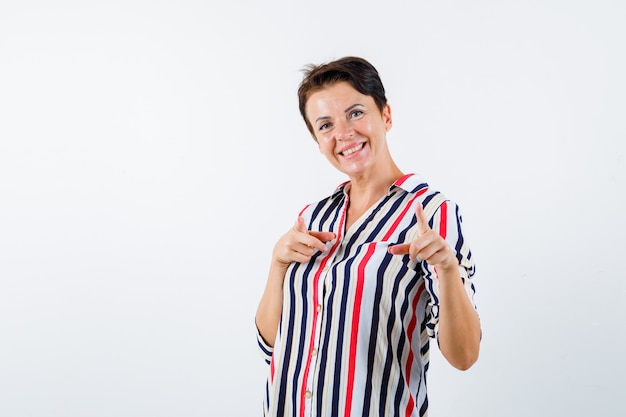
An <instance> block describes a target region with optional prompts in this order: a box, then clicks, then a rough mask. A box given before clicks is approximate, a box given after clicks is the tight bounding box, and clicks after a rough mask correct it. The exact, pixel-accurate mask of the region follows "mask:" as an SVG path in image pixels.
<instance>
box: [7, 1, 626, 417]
mask: <svg viewBox="0 0 626 417" xmlns="http://www.w3.org/2000/svg"><path fill="white" fill-rule="evenodd" d="M97 3H100V4H99V5H98V4H97ZM625 21H626V6H625V4H624V2H622V1H618V0H615V1H610V0H599V1H564V0H563V1H558V0H542V1H539V0H531V1H495V0H492V1H488V0H478V1H460V0H455V1H417V2H408V1H407V2H396V1H387V2H381V1H371V2H367V1H366V2H337V1H316V2H297V1H287V0H285V1H266V2H254V1H251V0H247V1H233V2H217V1H215V2H209V1H189V0H177V1H147V0H146V1H138V0H130V1H119V0H116V1H107V2H84V1H73V2H72V1H66V0H61V1H54V2H44V1H39V2H37V1H20V2H18V1H12V2H10V1H7V0H4V1H2V2H1V3H0V416H2V417H26V416H29V417H31V416H35V417H40V416H41V417H43V416H46V417H47V416H64V417H68V416H69V417H86V416H89V417H100V416H103V417H104V416H107V417H108V416H116V417H131V416H132V417H135V416H151V417H155V416H186V417H193V416H255V415H260V414H261V400H262V395H263V386H264V378H265V374H266V370H267V368H266V366H265V364H264V362H263V361H262V360H261V356H260V354H259V353H258V351H257V347H256V341H255V333H254V321H253V320H254V313H255V309H256V305H257V301H258V299H259V297H260V295H261V291H262V289H263V285H264V281H265V276H266V271H267V267H268V264H269V257H270V254H271V250H272V247H273V244H274V242H275V241H276V239H277V238H278V237H279V236H280V235H281V234H282V233H283V232H284V231H286V229H287V228H289V227H291V225H292V224H293V222H294V221H295V216H296V214H297V212H298V211H299V210H300V209H301V208H302V206H303V205H304V204H306V203H309V202H311V201H313V200H317V199H318V198H321V197H323V196H325V195H326V194H328V193H329V192H331V191H332V190H333V189H334V187H335V186H336V185H337V184H338V183H339V182H341V181H343V180H344V178H343V177H342V176H341V175H340V174H339V173H337V172H335V171H334V169H333V168H332V167H331V166H330V165H329V164H328V163H327V162H326V161H325V160H324V159H323V158H322V157H321V155H320V154H319V152H318V150H317V148H316V146H315V143H314V142H313V140H312V139H311V137H310V136H309V134H308V132H307V130H306V128H305V125H304V123H303V122H302V120H301V119H300V116H299V114H298V110H297V100H296V89H297V85H298V82H299V80H300V77H301V73H300V69H301V68H302V67H303V66H304V65H305V64H308V63H320V62H324V61H328V60H331V59H335V58H339V57H342V56H344V55H360V56H363V57H365V58H367V59H368V60H370V61H371V62H372V63H373V64H374V65H375V66H376V67H377V68H378V69H379V72H380V74H381V76H382V79H383V82H384V83H385V86H386V89H387V96H388V99H389V101H390V104H391V105H392V110H393V116H394V127H393V129H392V130H391V131H390V133H389V136H388V138H389V141H390V147H391V149H392V153H393V154H394V155H395V157H396V160H397V162H398V164H399V165H400V167H401V169H403V170H404V171H405V172H418V173H420V174H421V175H423V176H424V177H426V178H427V179H428V180H429V182H430V183H431V184H432V185H433V186H434V187H436V188H439V189H440V190H442V191H443V192H444V193H445V194H446V195H447V196H448V197H450V198H451V199H453V200H455V201H456V202H457V203H458V204H459V205H460V206H461V208H462V211H463V214H464V220H465V223H464V224H465V228H466V234H467V238H468V241H469V242H470V243H471V246H472V248H473V251H474V255H475V258H476V260H477V275H476V286H477V288H478V296H477V301H478V303H479V308H480V313H481V318H482V324H483V332H484V337H483V342H482V350H481V357H480V359H479V361H478V362H477V363H476V365H475V366H474V367H473V368H472V369H470V370H469V371H467V372H459V371H456V370H454V369H453V368H452V367H450V366H449V365H448V364H447V363H445V362H444V361H443V360H442V358H441V356H440V354H439V353H438V351H437V349H436V347H433V349H432V351H433V352H434V353H433V358H432V364H431V372H430V375H429V376H430V379H429V391H430V400H431V401H430V403H431V415H432V416H461V415H462V416H476V417H490V416H493V417H501V416H507V417H515V416H529V415H534V416H591V415H594V416H623V415H625V414H626V406H625V405H624V403H623V401H622V400H621V399H620V398H621V397H622V395H623V391H624V389H625V388H626V383H624V375H625V374H626V361H625V360H624V356H623V355H624V351H625V350H626V326H625V323H624V321H625V318H626V307H625V305H626V302H625V298H626V284H625V278H626V277H625V272H624V267H623V265H622V261H623V259H624V250H625V246H626V245H625V243H624V240H625V237H626V235H625V233H626V225H625V221H624V214H623V211H624V205H625V203H626V195H625V189H626V168H625V164H626V161H625V156H626V155H625V154H626V152H625V145H624V143H625V140H626V117H625V116H626V98H625V97H626V81H625V80H626V76H625V74H626V53H625V52H626V24H624V22H625Z"/></svg>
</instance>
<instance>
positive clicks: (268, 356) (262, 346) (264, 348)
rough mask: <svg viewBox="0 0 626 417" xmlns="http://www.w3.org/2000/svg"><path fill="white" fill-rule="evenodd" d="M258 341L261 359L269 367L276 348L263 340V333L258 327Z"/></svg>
mask: <svg viewBox="0 0 626 417" xmlns="http://www.w3.org/2000/svg"><path fill="white" fill-rule="evenodd" d="M255 327H256V326H255ZM256 340H257V343H258V345H259V351H260V353H261V357H262V358H263V360H265V362H266V363H267V364H268V365H269V364H270V362H271V361H272V354H273V353H274V348H273V347H272V346H270V345H268V344H267V343H266V342H265V340H263V336H261V332H260V331H259V328H258V327H256Z"/></svg>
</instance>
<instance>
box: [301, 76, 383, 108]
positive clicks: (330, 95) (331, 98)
mask: <svg viewBox="0 0 626 417" xmlns="http://www.w3.org/2000/svg"><path fill="white" fill-rule="evenodd" d="M353 104H362V105H371V104H374V99H373V98H372V97H370V96H366V95H365V94H361V93H360V92H358V91H357V90H356V89H355V88H354V87H353V86H352V85H351V84H350V83H348V82H346V81H339V82H336V83H333V84H329V85H326V86H324V87H322V88H321V89H319V90H316V91H314V92H313V93H311V94H310V95H309V98H308V99H307V101H306V105H305V109H306V113H307V115H308V116H309V117H313V116H319V115H320V114H318V113H320V112H321V113H323V112H328V111H333V110H338V111H343V110H345V109H346V107H347V106H350V105H353Z"/></svg>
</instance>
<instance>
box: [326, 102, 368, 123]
mask: <svg viewBox="0 0 626 417" xmlns="http://www.w3.org/2000/svg"><path fill="white" fill-rule="evenodd" d="M358 106H363V104H361V103H356V104H353V105H351V106H349V107H348V108H347V109H345V110H344V111H343V112H344V113H348V112H349V111H350V110H352V109H353V108H355V107H358ZM328 119H330V116H320V117H318V118H317V119H315V123H317V122H319V121H320V120H328Z"/></svg>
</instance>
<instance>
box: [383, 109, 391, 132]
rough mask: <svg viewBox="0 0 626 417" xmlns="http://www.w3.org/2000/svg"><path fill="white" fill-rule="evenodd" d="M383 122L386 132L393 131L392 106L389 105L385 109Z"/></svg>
mask: <svg viewBox="0 0 626 417" xmlns="http://www.w3.org/2000/svg"><path fill="white" fill-rule="evenodd" d="M383 121H384V122H385V131H387V132H389V129H391V126H392V125H393V122H392V119H391V106H390V105H389V104H386V105H385V108H383Z"/></svg>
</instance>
